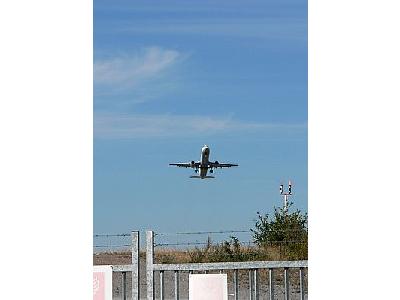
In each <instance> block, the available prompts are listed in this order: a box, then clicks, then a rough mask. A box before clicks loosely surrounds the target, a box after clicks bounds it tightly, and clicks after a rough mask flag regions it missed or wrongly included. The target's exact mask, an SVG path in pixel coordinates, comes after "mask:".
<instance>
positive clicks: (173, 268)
mask: <svg viewBox="0 0 400 300" xmlns="http://www.w3.org/2000/svg"><path fill="white" fill-rule="evenodd" d="M154 236H155V234H154V232H153V231H147V232H146V284H147V299H148V300H153V299H155V284H154V282H155V278H154V277H155V273H156V272H158V273H159V289H160V291H159V297H160V300H164V296H165V291H164V289H165V282H164V278H165V272H174V297H175V299H176V300H179V298H180V293H179V274H180V272H189V273H193V272H205V273H208V272H209V271H220V272H221V273H222V272H223V271H233V281H234V295H233V296H234V297H235V300H238V299H239V280H238V271H239V270H248V271H249V299H250V300H258V299H259V270H261V269H266V270H268V274H269V281H268V285H269V299H271V300H273V299H274V297H275V294H274V273H275V270H276V269H283V272H284V299H285V300H289V297H290V290H289V289H290V283H289V269H298V274H299V280H300V299H301V300H304V299H305V291H304V290H305V289H304V269H305V268H307V267H308V261H249V262H216V263H184V264H155V263H154V245H155V241H154Z"/></svg>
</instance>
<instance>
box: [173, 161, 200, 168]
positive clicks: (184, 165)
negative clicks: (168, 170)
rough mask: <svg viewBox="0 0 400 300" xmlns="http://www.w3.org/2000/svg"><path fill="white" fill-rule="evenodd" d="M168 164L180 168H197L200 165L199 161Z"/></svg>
mask: <svg viewBox="0 0 400 300" xmlns="http://www.w3.org/2000/svg"><path fill="white" fill-rule="evenodd" d="M169 165H170V166H177V167H181V168H198V167H199V166H200V163H199V162H193V161H192V162H188V163H173V164H169Z"/></svg>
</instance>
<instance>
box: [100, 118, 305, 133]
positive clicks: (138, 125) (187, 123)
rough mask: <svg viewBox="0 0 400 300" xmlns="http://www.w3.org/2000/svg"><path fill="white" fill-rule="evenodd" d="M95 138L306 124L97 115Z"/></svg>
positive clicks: (280, 128)
mask: <svg viewBox="0 0 400 300" xmlns="http://www.w3.org/2000/svg"><path fill="white" fill-rule="evenodd" d="M94 123H95V124H94V125H95V126H94V128H95V131H94V135H95V138H99V139H136V138H155V137H185V136H190V137H191V136H198V135H204V134H207V135H217V134H221V133H228V132H243V131H245V132H258V131H263V132H266V131H268V132H279V131H287V130H290V131H295V130H296V129H297V130H300V131H302V130H303V129H305V128H306V126H307V125H306V124H274V123H247V122H242V121H237V120H234V119H233V117H232V116H227V117H210V116H193V115H169V114H164V115H162V114H160V115H139V114H128V113H125V114H124V113H120V114H118V113H97V114H96V115H95V118H94Z"/></svg>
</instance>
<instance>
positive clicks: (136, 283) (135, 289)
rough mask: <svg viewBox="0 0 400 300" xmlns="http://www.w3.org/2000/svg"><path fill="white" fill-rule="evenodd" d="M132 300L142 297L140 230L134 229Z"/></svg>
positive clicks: (132, 234)
mask: <svg viewBox="0 0 400 300" xmlns="http://www.w3.org/2000/svg"><path fill="white" fill-rule="evenodd" d="M131 237H132V300H139V299H140V276H139V271H140V257H139V231H132V232H131Z"/></svg>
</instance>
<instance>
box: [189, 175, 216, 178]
mask: <svg viewBox="0 0 400 300" xmlns="http://www.w3.org/2000/svg"><path fill="white" fill-rule="evenodd" d="M190 178H200V179H204V178H215V177H214V176H205V177H203V178H201V177H200V176H195V175H192V176H190Z"/></svg>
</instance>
